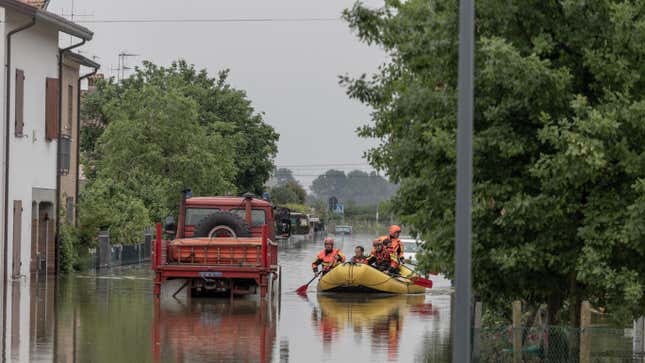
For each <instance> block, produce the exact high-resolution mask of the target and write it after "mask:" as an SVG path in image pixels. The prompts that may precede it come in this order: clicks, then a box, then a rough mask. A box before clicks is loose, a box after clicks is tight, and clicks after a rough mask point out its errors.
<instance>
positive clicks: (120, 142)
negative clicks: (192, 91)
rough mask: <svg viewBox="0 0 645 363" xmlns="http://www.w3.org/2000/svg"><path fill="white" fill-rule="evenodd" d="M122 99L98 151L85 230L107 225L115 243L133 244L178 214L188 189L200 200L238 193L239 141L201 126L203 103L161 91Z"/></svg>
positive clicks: (150, 88) (86, 196)
mask: <svg viewBox="0 0 645 363" xmlns="http://www.w3.org/2000/svg"><path fill="white" fill-rule="evenodd" d="M123 96H124V97H123V98H122V99H121V100H120V102H114V103H112V104H111V105H110V106H109V107H106V113H107V114H108V116H109V119H110V120H111V122H110V123H109V125H108V126H107V128H106V129H105V131H104V132H103V133H102V135H101V136H100V138H99V139H98V141H97V143H96V146H95V153H96V157H97V158H96V159H95V160H93V163H92V169H93V170H94V178H93V179H90V181H89V183H88V185H87V186H86V187H85V190H84V192H83V194H82V204H81V207H80V210H81V224H82V226H83V228H85V229H90V230H92V231H93V232H95V231H97V230H98V228H99V227H100V226H101V225H105V226H108V227H110V228H111V230H112V232H113V233H112V235H113V236H114V238H115V241H119V242H131V241H134V240H135V239H140V235H141V232H142V228H143V227H144V226H149V225H150V224H151V221H160V220H162V218H164V217H165V216H167V215H169V214H171V213H172V212H174V211H175V209H176V205H177V203H178V202H179V191H180V190H182V189H183V188H185V187H191V188H192V189H193V190H194V192H195V194H196V195H221V194H232V193H235V192H236V189H235V185H234V182H235V161H234V159H233V157H232V156H230V155H231V154H230V152H229V150H230V149H231V147H230V143H231V142H232V141H231V140H227V139H225V138H224V137H223V136H221V135H218V134H216V133H210V132H208V130H206V126H202V125H201V124H200V123H199V121H198V115H199V114H198V110H197V104H196V102H194V101H193V100H192V99H190V98H188V97H187V96H185V95H183V94H182V93H181V92H178V91H176V90H174V89H170V90H168V89H164V88H162V87H160V86H159V85H145V86H143V87H142V88H141V89H129V90H128V91H127V92H125V93H124V94H123ZM118 201H122V203H123V204H119V203H118ZM126 201H127V202H126Z"/></svg>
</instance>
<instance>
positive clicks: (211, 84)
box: [81, 60, 278, 193]
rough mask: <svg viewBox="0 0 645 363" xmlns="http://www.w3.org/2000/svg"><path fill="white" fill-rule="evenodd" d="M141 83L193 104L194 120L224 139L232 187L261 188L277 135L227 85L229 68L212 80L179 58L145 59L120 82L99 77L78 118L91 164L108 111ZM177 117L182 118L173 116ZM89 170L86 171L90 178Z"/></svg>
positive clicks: (241, 95) (241, 93) (110, 119)
mask: <svg viewBox="0 0 645 363" xmlns="http://www.w3.org/2000/svg"><path fill="white" fill-rule="evenodd" d="M146 86H155V87H158V88H159V89H161V90H172V91H173V92H175V93H177V94H178V95H179V96H183V97H186V98H187V99H190V100H192V101H194V102H195V105H196V120H197V122H198V124H199V125H201V126H202V127H204V129H205V130H207V131H208V133H209V135H211V136H214V137H219V136H221V137H222V138H224V139H225V140H227V141H230V142H228V143H227V145H228V150H227V152H226V153H227V154H229V155H233V157H234V161H235V173H236V174H235V185H236V187H237V189H238V190H239V191H240V192H245V191H251V192H255V193H260V192H262V186H263V185H264V183H265V182H266V180H267V179H268V178H269V175H270V173H271V171H272V170H273V158H274V157H275V155H276V153H277V141H278V134H277V133H276V132H275V131H274V129H273V128H272V127H271V126H269V125H267V124H266V123H264V121H263V114H261V113H256V112H255V110H254V109H253V107H252V105H251V101H250V100H248V98H247V96H246V93H245V92H244V91H241V90H238V89H235V88H233V87H231V86H230V84H228V71H222V72H220V73H219V75H218V77H216V78H211V77H209V76H208V73H207V72H206V70H204V69H202V70H199V71H198V70H196V69H195V67H194V65H191V64H188V63H187V62H186V61H184V60H179V61H176V62H173V63H172V64H171V65H170V66H169V67H162V66H157V65H155V64H153V63H151V62H144V63H143V66H142V67H141V68H137V69H136V71H135V73H134V74H133V75H132V76H130V77H129V78H127V79H125V80H123V81H122V82H121V83H116V82H115V81H114V79H108V80H103V81H99V82H98V83H97V88H96V91H95V92H93V93H90V94H89V95H88V96H87V97H86V98H85V100H84V106H83V117H84V119H86V120H90V121H91V122H88V123H86V124H85V126H84V127H83V129H82V136H83V141H82V143H81V146H82V150H83V153H84V158H85V159H86V160H87V162H88V163H89V164H92V161H93V159H95V158H97V157H98V156H97V155H95V154H96V151H95V148H96V143H97V141H98V139H99V137H100V135H101V134H102V132H103V130H104V129H105V127H106V126H107V125H109V124H110V123H111V122H113V121H114V119H113V114H112V113H113V111H114V109H115V108H118V107H119V105H120V104H121V103H122V102H127V97H128V95H130V94H133V92H134V93H138V92H141V91H143V89H144V88H145V87H146ZM177 120H181V118H178V119H177ZM92 172H93V170H92V169H90V170H88V174H89V175H90V176H91V175H92V174H91V173H92Z"/></svg>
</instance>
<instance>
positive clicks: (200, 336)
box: [151, 299, 277, 363]
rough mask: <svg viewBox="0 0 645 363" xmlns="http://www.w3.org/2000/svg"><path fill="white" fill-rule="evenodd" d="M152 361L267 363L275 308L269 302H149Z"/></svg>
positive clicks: (273, 336) (275, 325) (269, 358)
mask: <svg viewBox="0 0 645 363" xmlns="http://www.w3.org/2000/svg"><path fill="white" fill-rule="evenodd" d="M153 304H154V318H153V321H152V324H153V327H152V329H151V333H152V338H153V344H152V350H153V357H154V362H177V363H188V362H206V361H212V362H220V361H222V362H224V361H225V362H260V363H264V362H269V361H270V360H271V357H272V354H273V346H274V343H275V339H276V327H277V324H276V321H277V317H276V308H275V305H273V304H271V302H268V301H261V302H259V301H257V300H235V301H234V302H233V303H232V304H231V303H230V301H229V299H191V301H190V302H180V301H178V300H174V301H163V302H160V301H159V300H158V299H155V301H154V303H153Z"/></svg>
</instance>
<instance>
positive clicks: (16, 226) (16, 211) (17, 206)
mask: <svg viewBox="0 0 645 363" xmlns="http://www.w3.org/2000/svg"><path fill="white" fill-rule="evenodd" d="M21 239H22V200H14V201H13V276H14V277H18V276H20V244H21Z"/></svg>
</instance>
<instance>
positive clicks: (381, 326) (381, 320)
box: [311, 294, 439, 361]
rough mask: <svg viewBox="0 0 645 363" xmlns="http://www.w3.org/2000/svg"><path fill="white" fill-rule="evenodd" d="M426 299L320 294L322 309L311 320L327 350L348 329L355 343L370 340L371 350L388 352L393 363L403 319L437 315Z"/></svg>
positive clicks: (418, 297) (411, 296)
mask: <svg viewBox="0 0 645 363" xmlns="http://www.w3.org/2000/svg"><path fill="white" fill-rule="evenodd" d="M425 300H426V297H425V296H424V295H395V296H382V295H374V294H368V295H365V294H360V295H356V294H343V295H340V294H337V295H322V294H321V295H319V296H318V304H319V306H318V307H316V306H314V307H313V308H312V312H311V321H312V325H313V327H314V328H315V329H316V330H317V334H319V335H320V337H321V338H322V341H323V347H324V350H325V351H329V350H330V348H331V344H332V343H333V342H334V341H335V340H336V339H338V338H339V337H340V335H341V334H342V332H343V331H347V330H348V331H351V332H353V334H354V337H355V339H356V340H362V339H363V338H368V337H369V339H370V341H371V347H372V350H373V351H387V357H388V359H389V360H391V361H393V360H397V359H398V355H399V345H400V340H401V334H402V332H403V326H404V319H406V317H407V318H414V316H415V315H422V316H423V317H424V318H426V319H427V318H428V317H431V316H438V314H439V312H438V310H436V309H434V308H433V307H432V304H430V303H426V302H425Z"/></svg>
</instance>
